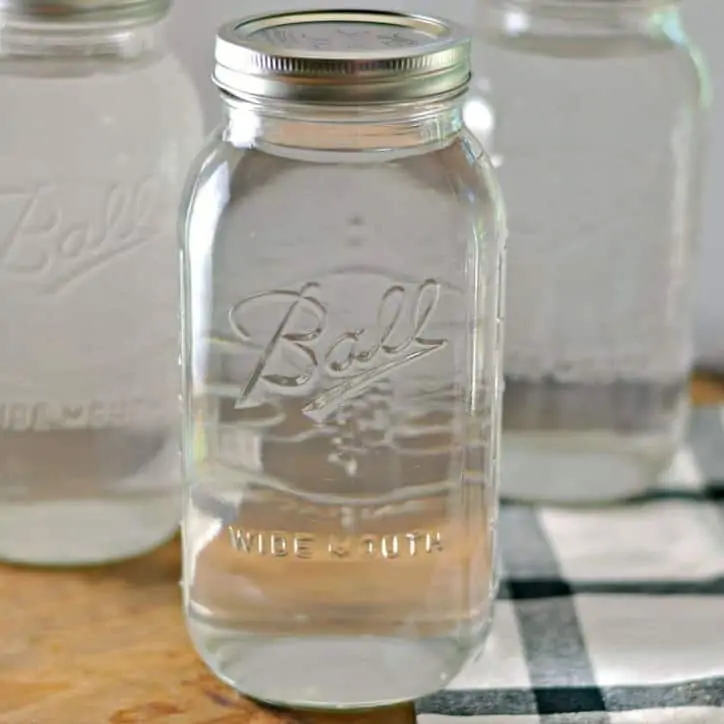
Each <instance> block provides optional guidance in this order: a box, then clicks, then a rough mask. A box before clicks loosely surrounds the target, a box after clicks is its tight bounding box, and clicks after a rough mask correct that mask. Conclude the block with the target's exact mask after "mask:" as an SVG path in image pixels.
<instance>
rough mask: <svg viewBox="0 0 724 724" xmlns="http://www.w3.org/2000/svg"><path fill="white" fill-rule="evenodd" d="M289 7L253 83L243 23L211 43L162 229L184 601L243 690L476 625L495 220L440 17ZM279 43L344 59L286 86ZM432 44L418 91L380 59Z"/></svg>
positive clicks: (376, 680) (260, 690) (489, 536)
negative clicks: (172, 233)
mask: <svg viewBox="0 0 724 724" xmlns="http://www.w3.org/2000/svg"><path fill="white" fill-rule="evenodd" d="M302 17H304V18H307V19H309V18H308V16H301V15H300V16H299V17H296V16H293V17H291V18H286V19H285V18H281V19H275V20H268V21H266V22H268V23H269V25H270V26H271V27H270V28H268V29H266V30H264V31H263V33H264V37H265V39H266V40H267V41H271V42H272V43H273V47H274V49H275V52H276V53H277V56H275V59H274V62H272V61H271V60H269V61H266V60H265V61H264V63H262V62H261V61H258V60H254V63H255V67H256V68H257V69H258V68H260V67H266V68H274V67H279V68H284V67H286V68H296V70H295V71H293V72H292V71H290V72H289V75H288V76H287V78H286V81H283V80H281V79H278V78H277V79H274V80H276V84H271V83H269V82H268V81H269V80H270V79H269V78H267V77H266V75H265V74H264V73H259V71H258V70H257V71H256V73H257V75H256V76H255V82H256V86H254V87H253V88H254V90H256V93H257V94H258V96H254V93H253V92H252V91H251V90H249V84H250V81H249V79H248V77H247V76H248V71H247V74H246V75H245V74H244V73H243V72H242V70H243V66H244V62H245V61H244V59H245V58H247V56H246V55H245V54H244V50H243V47H239V46H243V44H244V43H245V42H247V41H245V40H244V37H243V35H241V36H240V35H238V34H237V33H239V32H241V31H236V30H234V29H233V28H234V27H235V26H234V24H230V25H229V26H224V28H223V29H222V31H221V38H220V40H219V42H218V43H217V68H216V81H217V84H218V85H220V86H221V88H222V90H223V91H224V94H223V96H222V99H223V107H224V118H225V121H224V124H223V125H222V127H221V128H220V130H219V131H218V132H217V133H215V134H214V135H213V137H212V138H211V140H210V141H209V143H208V145H207V147H206V148H205V150H204V151H203V152H202V153H201V155H200V157H199V159H198V160H197V162H196V164H195V169H196V170H195V172H194V173H193V174H192V178H191V181H190V182H189V203H188V214H187V216H186V220H185V240H184V245H183V253H184V308H183V315H184V316H183V338H184V353H183V362H184V369H185V383H184V400H185V402H184V405H185V432H184V438H185V441H184V451H185V454H184V458H185V465H186V477H187V485H188V487H187V502H186V506H185V511H186V512H185V518H184V599H185V605H186V612H187V616H188V625H189V629H190V632H191V635H192V638H193V640H194V643H195V645H196V648H197V650H198V651H199V653H200V654H201V656H202V657H203V658H204V660H205V661H206V662H207V663H208V664H209V666H210V667H211V668H212V670H213V671H215V672H216V673H217V674H218V675H219V676H220V677H221V678H223V679H224V680H225V681H227V682H229V683H230V684H232V685H233V686H236V687H237V688H239V689H240V690H242V691H243V692H245V693H248V694H251V695H253V696H255V697H257V698H261V699H265V700H268V701H275V702H277V703H283V704H287V705H304V706H319V707H341V708H350V707H360V706H376V705H381V704H385V703H390V702H393V701H401V700H405V699H412V698H415V697H417V696H419V695H421V694H424V693H427V692H429V691H432V690H435V689H438V688H440V687H442V686H443V685H444V684H445V683H446V682H447V681H448V680H449V679H450V678H452V676H454V675H455V674H456V673H457V672H458V671H459V670H460V668H461V667H462V665H463V663H464V662H465V661H466V660H467V659H468V657H469V656H471V655H472V654H473V653H474V652H477V651H478V650H479V649H480V646H481V645H482V642H483V641H484V639H485V636H486V632H487V628H488V624H489V619H490V611H491V606H492V598H493V594H494V589H495V582H496V580H497V579H496V577H495V571H494V567H495V566H494V553H493V552H494V540H495V539H494V522H495V516H496V479H497V459H498V458H497V447H498V443H499V434H498V433H499V427H500V388H499V374H500V364H499V363H500V336H501V319H500V317H501V311H502V310H501V283H500V282H501V275H502V272H503V258H504V257H503V251H504V248H503V245H504V236H505V228H504V218H503V209H502V205H501V203H500V199H499V192H498V187H497V184H496V182H495V180H494V178H493V175H492V172H491V169H490V165H489V163H488V161H487V159H486V158H485V157H484V156H482V155H481V153H482V151H481V148H480V146H479V145H478V144H477V143H476V142H475V140H474V139H473V137H472V136H471V135H470V134H469V133H468V132H467V131H466V130H465V129H464V127H463V125H462V118H461V111H462V97H461V95H460V93H461V91H462V90H463V88H464V86H465V84H466V83H467V74H468V69H469V60H468V52H467V43H466V41H465V40H464V38H460V39H455V38H456V35H453V36H452V37H453V40H449V41H448V40H446V39H445V38H442V39H440V40H437V41H435V37H436V35H437V34H438V33H439V32H441V30H442V28H444V27H445V26H444V25H442V26H439V25H438V24H437V23H432V24H430V25H428V24H425V23H419V21H416V20H414V19H410V18H406V17H404V16H402V17H399V16H388V15H384V14H382V15H372V16H367V15H366V14H364V13H361V14H358V15H353V16H350V15H346V14H344V13H342V14H340V15H339V16H337V15H335V14H333V15H330V16H328V17H327V18H326V19H327V20H330V21H331V20H334V21H335V22H327V23H315V22H311V21H309V22H307V23H306V24H305V25H304V26H303V27H302V28H301V29H300V28H299V27H298V26H297V25H295V23H297V22H299V20H300V18H302ZM276 23H279V24H280V25H281V27H276ZM335 23H336V24H335ZM259 32H262V31H259ZM456 33H457V31H456ZM248 42H250V43H252V44H253V41H248ZM430 42H433V44H432V45H431V46H430V47H429V48H428V44H429V43H430ZM300 46H301V47H303V48H307V49H308V51H309V52H313V50H314V49H319V48H323V49H325V50H326V51H327V53H332V52H333V51H335V50H344V51H345V52H346V53H348V54H356V56H359V59H360V63H359V64H356V65H355V68H356V69H357V70H356V73H355V75H354V76H349V75H346V73H345V68H346V67H347V66H346V65H345V64H344V63H341V64H335V63H334V62H332V61H329V62H328V64H327V65H324V64H321V70H319V69H317V71H318V73H319V74H320V75H321V80H319V79H317V80H316V81H314V82H313V83H312V84H311V85H310V86H309V87H307V86H306V85H305V82H307V81H306V76H305V75H304V69H305V65H304V62H303V61H301V60H299V58H297V57H296V55H295V51H298V50H299V48H300ZM310 48H311V50H309V49H310ZM390 48H392V50H390ZM442 48H450V49H451V50H452V54H451V56H450V57H451V58H452V57H454V58H455V61H454V64H452V65H451V67H450V68H448V71H446V74H443V76H444V80H443V81H441V82H442V83H443V85H442V86H440V87H438V88H437V89H433V90H432V91H427V95H428V96H429V97H427V96H426V95H425V93H424V92H423V90H422V89H421V86H420V83H424V82H427V80H429V77H428V75H427V72H426V71H425V72H421V71H420V70H417V71H402V72H401V69H400V68H399V67H398V66H397V65H396V64H395V63H396V62H397V61H394V62H393V61H390V62H389V63H387V64H386V61H385V58H387V57H388V54H389V53H398V54H400V55H401V57H402V60H400V62H401V63H402V62H403V60H405V55H406V53H409V54H410V56H411V57H412V59H413V60H411V61H410V67H411V68H415V67H416V63H417V60H415V59H416V58H417V57H418V55H419V54H422V55H424V54H426V53H430V54H431V56H432V57H433V58H434V57H437V56H435V55H434V53H436V52H437V51H438V50H440V49H442ZM403 49H406V51H405V52H403ZM236 51H239V52H238V53H237V52H236ZM267 52H269V51H268V46H267ZM327 57H328V56H327ZM251 58H252V59H256V58H257V56H251ZM362 61H365V62H366V63H367V65H362ZM248 62H249V63H251V61H248ZM436 62H437V61H436ZM431 67H434V64H431ZM360 68H362V70H360ZM364 68H368V69H370V70H374V69H375V68H376V69H377V70H378V71H379V72H380V73H381V74H382V79H383V80H387V81H388V83H387V84H383V85H382V86H378V85H377V84H376V83H373V82H372V81H371V79H370V78H369V77H367V75H366V71H365V70H364ZM386 68H389V70H386ZM390 71H392V75H388V73H389V72H390ZM418 73H419V77H418V76H417V74H418ZM451 73H452V75H451ZM259 76H261V80H260V78H259ZM443 76H441V77H443ZM313 80H314V79H313ZM391 80H392V81H394V82H395V84H396V85H394V86H390V85H389V81H391ZM450 83H452V85H450ZM390 87H393V88H395V90H394V91H393V92H387V91H386V90H385V89H387V88H390ZM319 89H321V90H319ZM365 89H367V90H368V94H367V95H362V94H363V93H365ZM317 92H319V93H320V94H322V95H321V96H319V95H317ZM325 92H328V93H329V95H328V96H327V95H324V93H325ZM280 95H281V96H283V97H282V98H279V96H280ZM260 96H261V97H260ZM310 96H311V98H310Z"/></svg>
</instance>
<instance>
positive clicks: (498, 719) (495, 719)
mask: <svg viewBox="0 0 724 724" xmlns="http://www.w3.org/2000/svg"><path fill="white" fill-rule="evenodd" d="M417 721H418V724H462V723H463V722H464V724H541V720H540V717H539V716H537V715H530V716H506V715H502V716H466V717H458V716H446V715H443V714H420V716H418V717H417ZM697 724H698V722H697ZM717 724H718V722H717Z"/></svg>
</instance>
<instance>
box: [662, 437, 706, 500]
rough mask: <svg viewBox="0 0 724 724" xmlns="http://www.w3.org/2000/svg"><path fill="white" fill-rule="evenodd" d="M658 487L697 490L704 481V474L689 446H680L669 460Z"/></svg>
mask: <svg viewBox="0 0 724 724" xmlns="http://www.w3.org/2000/svg"><path fill="white" fill-rule="evenodd" d="M659 483H660V487H661V488H663V489H666V488H679V489H682V488H683V489H684V490H697V489H700V488H702V487H703V486H704V484H705V483H706V476H705V475H704V473H703V472H702V471H701V468H700V467H699V464H698V463H697V461H696V456H695V455H694V452H693V451H692V449H691V448H690V447H682V448H681V449H680V450H679V451H678V452H677V453H676V455H675V457H674V459H673V460H672V461H671V465H670V466H669V468H668V469H667V470H666V471H665V472H664V473H662V475H661V477H660V480H659Z"/></svg>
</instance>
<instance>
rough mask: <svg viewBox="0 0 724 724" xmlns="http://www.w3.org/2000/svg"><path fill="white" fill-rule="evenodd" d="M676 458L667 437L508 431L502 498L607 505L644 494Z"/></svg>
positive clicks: (503, 451) (503, 468)
mask: <svg viewBox="0 0 724 724" xmlns="http://www.w3.org/2000/svg"><path fill="white" fill-rule="evenodd" d="M673 455H674V446H673V445H672V440H671V436H670V435H669V434H666V435H662V436H660V437H659V436H651V437H648V436H632V437H625V436H619V435H615V434H614V433H609V432H597V433H596V432H594V433H588V432H578V431H563V430H559V431H556V432H548V433H538V432H524V433H518V432H505V433H504V434H503V439H502V455H501V496H502V498H503V499H504V500H511V501H519V502H523V503H541V504H552V505H579V506H588V505H607V504H612V503H616V502H622V501H625V500H629V499H631V498H635V497H638V496H640V495H642V494H645V493H646V492H647V491H649V490H650V489H651V488H653V487H654V486H655V485H656V484H657V481H658V477H659V475H660V474H661V473H662V472H663V471H664V470H665V469H666V467H667V465H668V464H669V463H670V461H671V459H672V458H673Z"/></svg>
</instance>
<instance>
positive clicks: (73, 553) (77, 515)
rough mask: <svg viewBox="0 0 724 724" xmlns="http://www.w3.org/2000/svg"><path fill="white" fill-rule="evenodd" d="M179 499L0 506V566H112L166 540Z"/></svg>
mask: <svg viewBox="0 0 724 724" xmlns="http://www.w3.org/2000/svg"><path fill="white" fill-rule="evenodd" d="M178 498H179V494H178V492H174V494H170V493H169V492H164V493H163V494H159V493H142V492H139V493H135V494H133V495H130V494H129V495H126V496H123V497H115V498H113V497H106V498H102V499H101V498H99V499H97V500H87V499H77V500H73V499H69V500H63V501H53V500H48V501H34V502H22V503H21V502H7V501H3V502H2V503H0V560H3V561H6V562H9V563H15V564H23V565H36V566H85V565H101V564H104V563H113V562H115V561H121V560H124V559H128V558H134V557H136V556H139V555H141V554H143V553H147V552H149V551H151V550H153V549H154V548H156V547H158V546H160V545H162V544H163V543H165V542H166V541H168V540H170V539H171V538H172V537H173V536H174V535H175V533H176V531H177V529H178V523H179V502H178Z"/></svg>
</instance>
